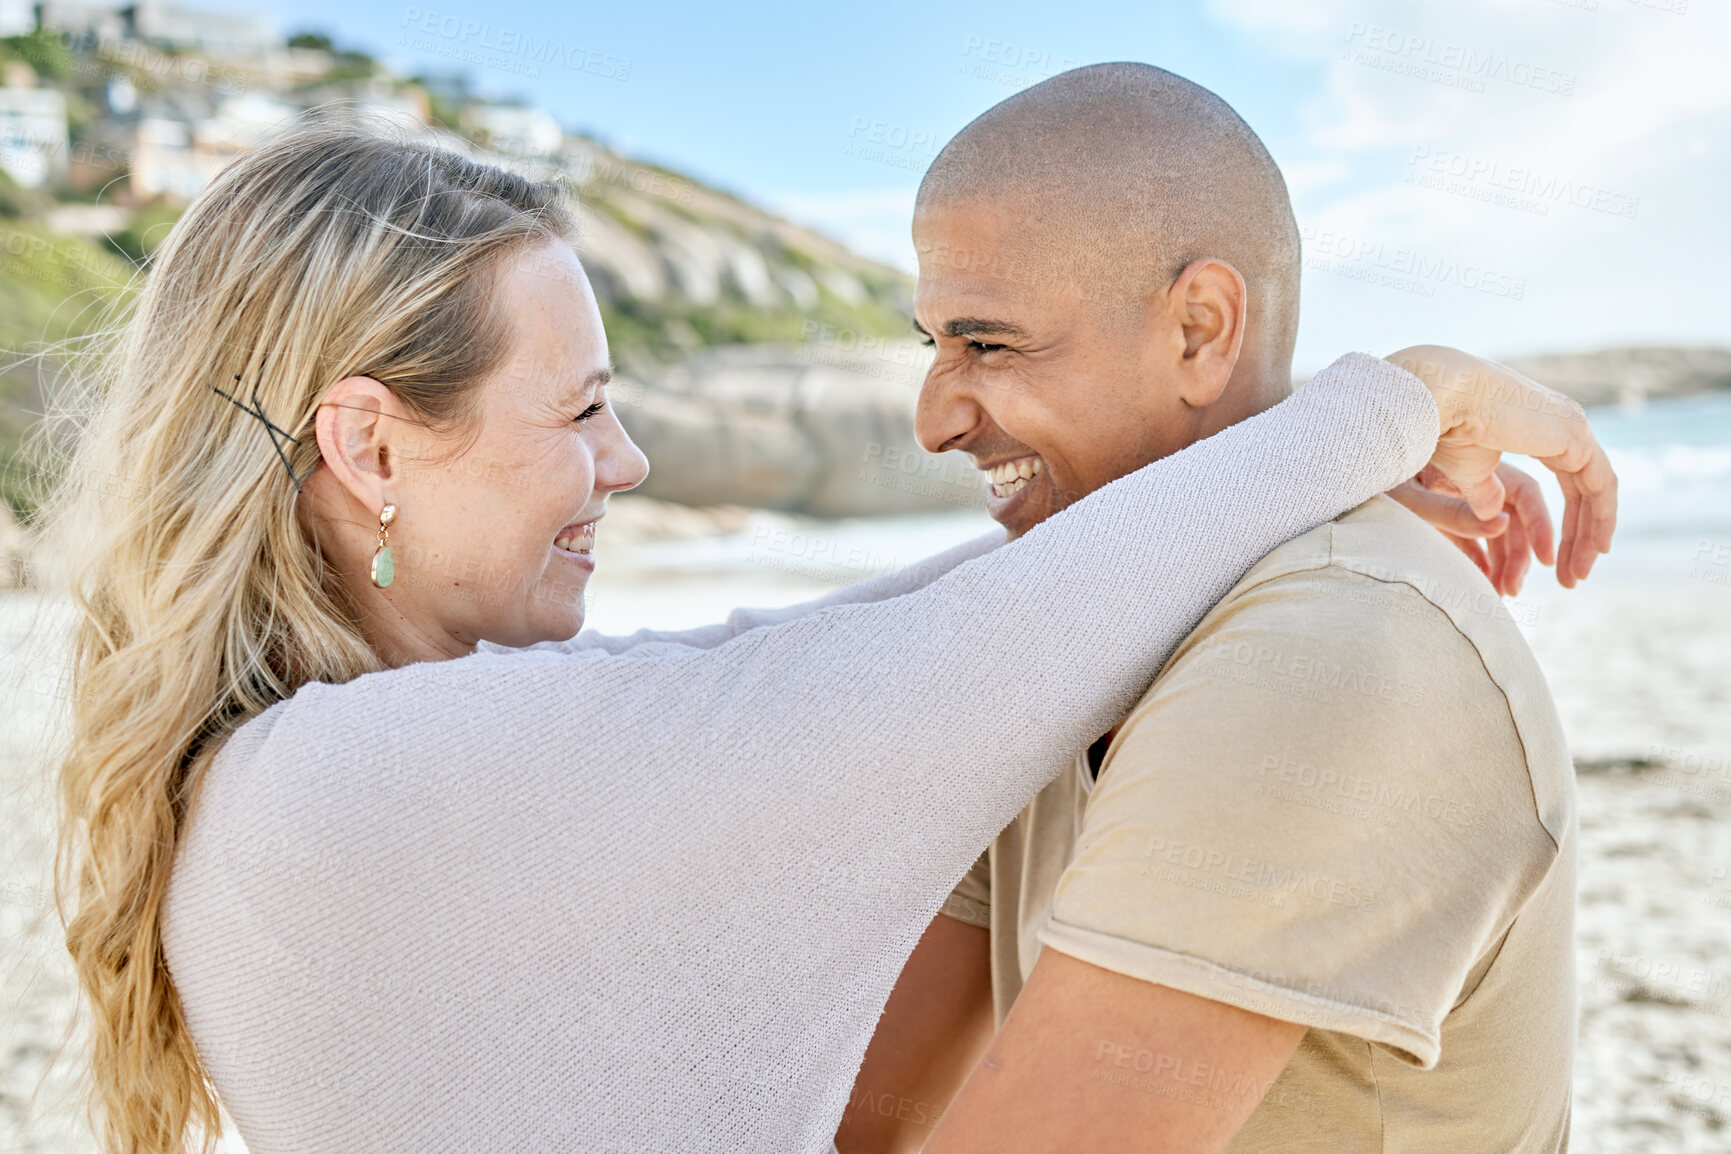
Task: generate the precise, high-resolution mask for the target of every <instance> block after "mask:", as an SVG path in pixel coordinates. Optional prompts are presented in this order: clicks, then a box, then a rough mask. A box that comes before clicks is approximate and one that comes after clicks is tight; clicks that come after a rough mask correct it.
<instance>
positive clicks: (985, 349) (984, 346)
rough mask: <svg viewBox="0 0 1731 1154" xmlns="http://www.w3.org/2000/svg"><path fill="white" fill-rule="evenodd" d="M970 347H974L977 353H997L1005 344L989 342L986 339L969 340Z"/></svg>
mask: <svg viewBox="0 0 1731 1154" xmlns="http://www.w3.org/2000/svg"><path fill="white" fill-rule="evenodd" d="M968 347H969V348H971V349H973V350H974V351H975V352H977V353H995V352H997V351H998V350H999V349H1001V348H1003V347H1004V346H1003V345H994V344H988V343H987V342H985V341H969V342H968Z"/></svg>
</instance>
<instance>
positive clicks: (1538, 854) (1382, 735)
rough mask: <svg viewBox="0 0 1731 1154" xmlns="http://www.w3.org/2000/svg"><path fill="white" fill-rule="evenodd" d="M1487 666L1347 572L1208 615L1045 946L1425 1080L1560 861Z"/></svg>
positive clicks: (1395, 586) (1171, 673)
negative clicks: (1475, 986)
mask: <svg viewBox="0 0 1731 1154" xmlns="http://www.w3.org/2000/svg"><path fill="white" fill-rule="evenodd" d="M1557 852H1558V851H1557V846H1556V843H1555V841H1554V840H1552V838H1551V836H1550V835H1549V834H1548V833H1547V832H1546V831H1545V829H1544V827H1543V825H1542V824H1541V822H1540V819H1539V816H1538V812H1537V809H1536V806H1535V803H1534V799H1533V792H1532V784H1531V778H1530V774H1529V770H1528V766H1527V762H1526V757H1525V753H1524V751H1523V747H1522V744H1521V741H1520V738H1519V736H1518V733H1517V731H1516V729H1515V725H1514V721H1513V718H1512V716H1511V714H1510V711H1509V707H1508V703H1507V700H1506V698H1505V697H1504V696H1503V693H1502V690H1501V689H1500V688H1499V687H1498V686H1497V685H1496V683H1495V682H1494V681H1493V680H1492V679H1491V677H1490V676H1489V674H1488V673H1486V671H1485V669H1484V666H1483V664H1482V663H1481V661H1480V659H1479V657H1478V653H1477V650H1476V649H1475V648H1474V646H1473V645H1472V643H1471V642H1470V641H1468V639H1467V638H1466V637H1464V636H1462V634H1461V633H1460V631H1459V630H1458V629H1457V628H1456V627H1455V626H1454V624H1453V623H1452V622H1451V621H1450V620H1449V619H1448V617H1447V616H1446V615H1445V614H1444V613H1443V612H1442V611H1441V610H1440V609H1438V608H1437V607H1436V606H1435V605H1433V604H1431V603H1430V602H1429V601H1427V600H1426V599H1425V598H1424V597H1423V596H1422V595H1421V594H1419V593H1418V592H1417V591H1416V590H1414V589H1413V588H1412V587H1411V586H1408V585H1405V584H1399V583H1394V582H1384V581H1379V580H1376V579H1373V578H1371V577H1367V576H1364V575H1362V574H1359V573H1356V572H1350V571H1347V570H1345V569H1342V568H1340V567H1337V566H1328V567H1323V568H1319V569H1315V570H1310V571H1305V572H1300V573H1296V574H1288V575H1286V576H1281V577H1276V578H1273V579H1271V580H1269V581H1267V582H1264V583H1262V584H1259V585H1255V586H1253V587H1251V588H1250V589H1248V590H1247V591H1245V592H1244V593H1243V594H1241V595H1239V596H1238V597H1236V598H1235V599H1234V600H1232V601H1231V602H1230V603H1227V604H1223V605H1222V606H1221V607H1219V608H1217V610H1216V611H1215V613H1213V614H1212V615H1210V617H1209V618H1208V619H1207V620H1205V621H1204V622H1203V624H1202V626H1201V627H1200V628H1199V629H1198V630H1197V632H1196V633H1195V634H1193V635H1192V637H1191V638H1190V639H1189V640H1188V641H1186V643H1185V645H1184V646H1183V647H1182V648H1181V649H1180V650H1179V652H1178V653H1177V654H1176V655H1175V656H1174V658H1173V660H1172V662H1171V663H1169V665H1168V667H1167V668H1166V669H1165V670H1164V671H1163V672H1162V673H1161V675H1160V677H1159V679H1158V680H1157V681H1156V682H1155V684H1154V687H1153V688H1152V689H1151V690H1150V692H1149V694H1148V695H1147V696H1145V697H1144V698H1143V701H1142V702H1141V703H1140V704H1139V705H1138V707H1137V708H1136V709H1135V710H1134V711H1133V712H1132V713H1131V715H1130V717H1129V719H1128V720H1127V722H1126V724H1125V727H1124V729H1123V731H1122V732H1121V734H1120V735H1119V738H1118V740H1117V742H1116V743H1115V745H1114V747H1113V748H1112V749H1111V750H1110V751H1109V753H1108V756H1107V760H1106V762H1105V764H1104V766H1103V767H1102V771H1101V774H1100V780H1099V783H1098V785H1097V786H1096V787H1095V791H1094V794H1093V796H1092V797H1091V798H1090V799H1089V802H1088V806H1087V810H1086V812H1085V815H1084V818H1083V828H1082V831H1081V835H1080V838H1079V840H1078V843H1077V847H1076V852H1075V854H1074V857H1073V858H1072V860H1071V864H1070V865H1069V866H1068V867H1067V869H1066V871H1065V873H1064V875H1063V877H1062V878H1061V879H1060V882H1059V885H1058V889H1057V893H1056V895H1055V899H1054V906H1053V913H1052V918H1051V920H1050V922H1049V923H1048V924H1047V926H1046V928H1045V929H1044V930H1043V931H1042V932H1041V935H1040V940H1041V941H1042V942H1043V943H1044V944H1045V945H1047V946H1050V947H1052V948H1054V949H1057V950H1059V951H1061V952H1063V953H1066V954H1069V955H1071V956H1073V957H1076V958H1080V959H1081V960H1083V961H1087V962H1091V963H1093V964H1095V965H1098V966H1102V967H1104V968H1106V969H1109V970H1113V971H1116V972H1118V973H1123V974H1127V975H1130V976H1132V977H1137V978H1141V979H1143V980H1146V981H1150V982H1156V983H1158V984H1160V985H1164V986H1169V987H1172V988H1175V989H1180V990H1185V991H1187V992H1189V993H1193V994H1196V995H1198V996H1201V997H1206V998H1211V999H1213V1000H1216V1001H1221V1002H1227V1003H1230V1004H1232V1005H1236V1006H1240V1007H1242V1008H1244V1009H1247V1010H1251V1011H1254V1012H1256V1013H1260V1014H1265V1015H1268V1016H1270V1017H1275V1018H1280V1019H1283V1020H1286V1021H1292V1022H1299V1023H1302V1024H1304V1025H1308V1026H1313V1027H1318V1028H1321V1029H1327V1030H1333V1031H1338V1032H1342V1033H1346V1034H1351V1035H1354V1036H1357V1037H1361V1038H1364V1039H1366V1040H1368V1041H1370V1042H1373V1043H1376V1044H1379V1045H1381V1046H1383V1047H1385V1048H1387V1049H1389V1050H1390V1051H1392V1052H1393V1053H1394V1054H1396V1055H1397V1056H1398V1057H1400V1058H1401V1059H1403V1060H1404V1061H1406V1062H1409V1063H1411V1064H1413V1065H1417V1066H1420V1067H1422V1068H1425V1069H1429V1068H1430V1067H1432V1066H1433V1065H1434V1064H1435V1063H1436V1060H1437V1057H1438V1055H1439V1052H1440V1046H1441V1025H1442V1020H1443V1017H1444V1016H1445V1015H1446V1014H1447V1013H1448V1012H1449V1010H1450V1009H1451V1008H1452V1007H1453V1006H1454V1005H1456V1004H1457V1003H1458V1002H1459V1001H1460V1000H1461V999H1462V998H1463V997H1464V996H1465V995H1466V994H1468V993H1470V992H1471V991H1470V990H1465V989H1464V988H1463V987H1464V985H1465V983H1466V982H1467V981H1468V979H1469V976H1470V974H1471V972H1472V971H1473V969H1474V966H1475V963H1476V962H1477V961H1478V960H1479V959H1481V958H1483V957H1484V956H1486V954H1487V952H1488V951H1490V950H1492V949H1494V948H1495V945H1496V943H1497V942H1498V941H1499V940H1501V938H1502V936H1503V934H1504V933H1505V931H1506V930H1507V928H1508V927H1509V925H1510V924H1512V922H1513V919H1514V918H1515V916H1516V915H1517V913H1518V912H1519V910H1520V908H1521V906H1522V905H1523V903H1524V902H1525V901H1526V899H1527V897H1528V896H1529V895H1530V894H1531V893H1532V892H1533V890H1534V889H1535V888H1536V887H1537V885H1538V884H1539V883H1540V881H1541V880H1542V879H1543V877H1544V875H1545V872H1546V871H1547V870H1548V869H1549V867H1550V864H1551V862H1552V860H1553V859H1554V858H1555V856H1556V854H1557Z"/></svg>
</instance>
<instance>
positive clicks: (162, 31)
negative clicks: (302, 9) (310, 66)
mask: <svg viewBox="0 0 1731 1154" xmlns="http://www.w3.org/2000/svg"><path fill="white" fill-rule="evenodd" d="M132 31H133V34H134V35H135V36H137V37H138V38H139V39H140V40H144V41H147V42H149V43H151V44H157V45H161V46H164V47H170V48H197V49H201V50H203V51H205V52H209V53H212V54H213V55H217V56H258V55H261V54H263V53H264V52H265V51H266V50H267V49H270V48H273V47H275V46H276V45H277V43H278V38H277V34H276V30H275V29H274V28H272V27H271V22H270V19H269V18H268V17H266V16H265V15H264V13H262V12H244V11H241V12H236V11H225V10H222V9H214V8H186V7H183V6H181V5H179V4H167V3H163V0H139V3H137V4H135V5H134V6H133V8H132Z"/></svg>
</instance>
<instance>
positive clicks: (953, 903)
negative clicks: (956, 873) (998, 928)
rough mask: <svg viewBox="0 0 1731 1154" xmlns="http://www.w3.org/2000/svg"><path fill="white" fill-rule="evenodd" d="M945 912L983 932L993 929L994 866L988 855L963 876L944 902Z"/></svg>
mask: <svg viewBox="0 0 1731 1154" xmlns="http://www.w3.org/2000/svg"><path fill="white" fill-rule="evenodd" d="M988 852H989V851H988ZM943 912H944V913H945V914H947V915H949V916H950V917H952V918H955V919H956V920H957V921H958V922H966V923H967V924H968V925H970V926H979V927H980V928H981V929H982V930H989V929H991V928H992V865H991V861H990V859H989V858H988V857H987V854H985V853H982V854H981V855H980V857H979V860H978V861H976V862H974V864H973V866H972V867H971V868H970V869H969V870H968V872H967V873H965V874H963V875H962V880H961V881H960V882H959V883H958V884H957V885H956V888H955V889H953V890H951V891H950V896H949V897H948V898H946V899H945V900H944V909H943Z"/></svg>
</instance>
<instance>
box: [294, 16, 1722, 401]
mask: <svg viewBox="0 0 1731 1154" xmlns="http://www.w3.org/2000/svg"><path fill="white" fill-rule="evenodd" d="M934 9H935V10H934ZM269 10H271V11H272V12H273V14H274V16H275V18H276V20H277V23H278V26H279V27H280V28H281V29H282V30H283V31H284V32H292V31H298V30H304V29H318V30H323V31H327V32H329V33H331V34H332V35H334V36H335V37H336V38H337V39H338V40H339V42H343V43H347V44H352V45H354V46H356V47H361V48H364V49H366V50H368V51H370V52H373V53H374V54H376V55H378V56H380V57H382V58H384V59H386V60H387V61H389V62H390V63H392V64H393V65H394V66H396V67H398V68H399V69H402V70H404V71H407V72H423V71H439V70H450V69H452V68H461V69H463V70H465V71H467V72H468V73H469V75H470V76H471V78H472V79H473V81H474V84H475V86H476V87H477V89H478V90H480V91H481V92H483V93H486V94H489V95H494V96H500V97H508V96H515V97H521V98H523V99H525V100H527V101H529V102H530V103H533V104H536V105H539V106H541V107H543V108H545V109H546V110H547V111H548V112H550V113H552V114H553V115H554V116H555V117H556V118H557V119H558V120H559V121H560V122H561V123H563V124H565V125H566V126H567V127H569V128H573V129H582V130H586V131H590V132H593V133H595V134H597V135H599V136H601V137H602V138H604V139H607V140H609V141H611V142H612V143H613V144H614V145H615V146H617V147H620V148H622V149H624V150H626V151H628V152H631V153H633V154H636V155H639V156H642V157H644V158H647V159H651V160H656V161H659V162H661V163H664V164H667V165H668V166H670V167H674V168H678V169H681V170H684V171H687V172H689V173H691V174H693V175H695V176H698V177H700V178H702V179H704V180H706V181H709V182H711V183H714V184H717V185H719V186H721V187H724V188H727V189H729V190H731V191H734V192H736V193H739V194H741V195H743V196H745V197H747V198H748V199H751V200H754V201H757V202H760V203H763V204H766V205H768V206H771V207H774V208H776V209H778V210H780V211H783V212H785V213H787V214H788V215H791V216H794V217H796V218H798V219H801V220H804V221H806V222H808V223H811V224H814V225H816V226H818V227H819V228H822V229H823V230H824V231H826V232H829V233H830V234H832V235H834V236H837V237H839V238H840V239H842V240H844V241H847V242H848V243H850V244H852V245H853V246H854V247H856V248H858V249H860V250H861V251H864V252H868V253H871V254H872V255H875V256H878V257H880V258H882V259H885V260H889V261H892V262H895V263H898V264H902V265H904V266H908V267H910V268H911V262H912V248H911V245H910V244H909V242H908V240H907V221H908V215H909V211H910V209H911V206H912V202H913V192H914V189H915V188H916V187H917V186H918V183H919V176H920V173H921V171H923V169H924V167H925V165H926V163H928V162H929V161H930V159H931V156H932V155H933V154H934V153H935V151H936V150H937V148H939V147H941V145H942V143H943V141H945V140H947V139H948V138H949V136H950V135H951V134H952V133H954V132H955V131H956V130H957V129H959V128H961V127H962V126H963V125H964V124H966V123H967V122H968V121H969V120H970V119H972V118H973V117H974V116H976V115H978V114H979V113H980V112H982V111H984V110H985V109H986V108H988V107H990V106H991V105H992V104H994V103H995V102H997V101H998V100H1001V99H1003V98H1004V97H1005V96H1008V95H1010V94H1011V93H1012V92H1014V91H1016V90H1017V89H1018V88H1020V87H1023V86H1025V85H1026V84H1028V83H1032V82H1035V81H1038V80H1039V79H1041V78H1042V77H1043V76H1046V75H1049V74H1051V73H1053V72H1057V71H1062V70H1063V69H1065V68H1069V67H1073V66H1076V65H1078V64H1084V63H1092V62H1096V61H1101V60H1124V59H1130V60H1141V61H1146V62H1148V63H1152V64H1157V65H1160V66H1162V67H1165V68H1169V69H1172V70H1173V71H1176V72H1179V73H1181V74H1182V75H1184V76H1187V77H1189V78H1190V79H1192V80H1195V81H1197V82H1198V83H1200V84H1203V85H1205V86H1207V87H1208V88H1211V89H1213V90H1214V91H1215V92H1217V93H1219V94H1220V95H1221V96H1223V97H1225V98H1226V99H1227V100H1228V101H1229V102H1230V103H1231V104H1232V105H1233V106H1234V107H1235V108H1236V109H1237V110H1238V111H1239V113H1240V114H1241V115H1243V116H1244V118H1245V119H1246V120H1247V121H1248V122H1249V123H1250V124H1251V126H1252V127H1253V128H1255V129H1256V130H1257V132H1258V133H1259V134H1260V135H1261V136H1262V138H1263V139H1264V141H1265V142H1267V144H1268V146H1269V149H1270V151H1271V152H1272V153H1273V154H1274V156H1275V159H1276V160H1277V161H1279V162H1280V164H1281V167H1282V169H1283V170H1284V171H1285V172H1286V174H1287V180H1288V184H1289V186H1290V187H1291V189H1292V193H1293V201H1294V205H1295V208H1296V210H1297V213H1298V218H1299V223H1300V226H1301V228H1302V229H1303V230H1304V233H1305V236H1306V262H1307V263H1306V268H1305V275H1304V281H1305V292H1304V304H1303V310H1304V317H1303V322H1302V326H1301V335H1300V341H1299V352H1298V366H1297V367H1298V368H1300V369H1312V368H1315V367H1317V366H1319V365H1321V364H1324V363H1326V362H1327V361H1328V360H1330V359H1331V358H1332V357H1333V356H1334V355H1335V354H1336V353H1338V352H1340V351H1343V350H1345V349H1348V348H1365V349H1370V350H1373V351H1388V350H1389V349H1391V348H1394V347H1398V346H1399V345H1403V344H1410V343H1414V342H1416V341H1439V342H1445V343H1452V344H1460V345H1463V346H1466V347H1469V348H1473V349H1475V350H1477V351H1482V352H1485V353H1487V354H1490V355H1512V354H1517V353H1525V352H1547V351H1563V350H1576V349H1586V348H1596V347H1603V346H1606V345H1613V344H1647V343H1652V344H1719V345H1731V310H1728V309H1727V307H1726V300H1725V294H1724V291H1723V289H1722V287H1721V286H1722V284H1723V282H1724V279H1725V270H1726V268H1727V267H1728V263H1731V229H1728V228H1727V227H1726V224H1725V220H1724V213H1725V211H1726V205H1727V200H1726V197H1725V189H1726V188H1727V187H1728V185H1731V68H1727V67H1726V66H1725V64H1724V54H1725V51H1726V50H1727V49H1731V5H1727V4H1726V3H1725V0H1447V2H1446V3H1444V2H1441V0H1428V2H1419V0H1413V2H1404V0H1206V2H1205V0H1195V2H1192V3H1175V2H1169V0H1141V2H1139V3H1114V2H1090V0H1070V2H1068V3H1063V4H1052V3H1050V2H1049V0H1047V2H1045V3H1018V2H1009V3H992V4H936V5H934V4H931V3H927V4H912V3H900V2H893V0H892V2H887V3H879V4H874V5H871V6H869V7H855V6H849V5H818V4H813V3H809V2H808V3H804V4H789V3H745V4H730V5H726V6H723V5H719V4H696V3H647V2H646V3H637V4H611V5H607V6H604V7H603V6H600V5H589V4H581V5H577V6H564V5H556V4H551V3H538V2H536V0H487V2H481V0H448V2H439V3H433V2H426V0H423V2H421V3H417V4H404V3H397V2H394V0H347V2H342V3H338V2H336V0H299V2H296V3H294V4H292V5H290V4H286V3H280V2H279V3H277V4H276V5H275V6H274V7H270V8H269ZM428 29H431V30H432V31H430V32H429V31H427V30H428ZM525 41H527V42H528V43H530V44H532V45H534V46H535V49H534V55H532V56H530V57H525V56H524V55H523V54H522V51H521V46H522V45H523V44H524V43H525ZM548 42H551V43H554V44H558V45H560V46H562V48H563V49H564V59H563V60H557V59H548V57H547V53H546V51H545V49H544V48H542V47H541V46H542V45H544V44H545V43H548ZM454 55H458V56H460V55H467V56H469V57H470V58H471V59H470V62H469V63H466V64H460V63H458V62H457V61H456V60H454V59H453V56H454ZM526 66H527V67H528V68H532V69H533V70H534V71H536V72H538V75H526V74H523V72H522V71H513V70H512V69H513V68H516V69H519V70H521V69H524V68H525V67H526Z"/></svg>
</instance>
